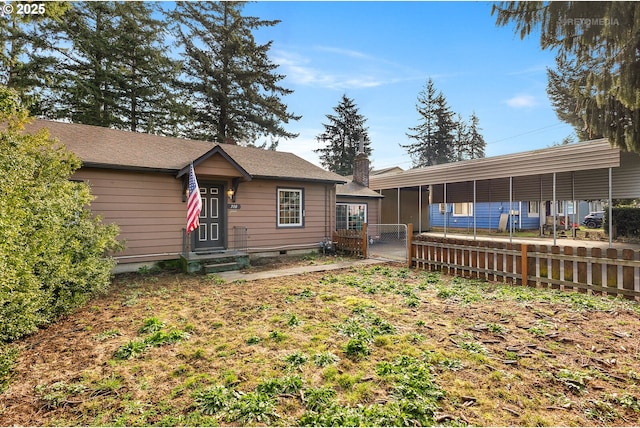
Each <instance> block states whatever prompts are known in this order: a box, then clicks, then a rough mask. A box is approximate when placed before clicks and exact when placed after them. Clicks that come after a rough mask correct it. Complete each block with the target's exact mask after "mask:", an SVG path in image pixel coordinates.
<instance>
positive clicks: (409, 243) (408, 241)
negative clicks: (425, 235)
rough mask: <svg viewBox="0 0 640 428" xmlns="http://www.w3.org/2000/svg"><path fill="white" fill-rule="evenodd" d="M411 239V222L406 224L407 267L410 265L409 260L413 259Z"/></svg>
mask: <svg viewBox="0 0 640 428" xmlns="http://www.w3.org/2000/svg"><path fill="white" fill-rule="evenodd" d="M412 240H413V223H409V224H407V267H411V262H412V259H413V249H412V247H413V245H412V244H411V241H412Z"/></svg>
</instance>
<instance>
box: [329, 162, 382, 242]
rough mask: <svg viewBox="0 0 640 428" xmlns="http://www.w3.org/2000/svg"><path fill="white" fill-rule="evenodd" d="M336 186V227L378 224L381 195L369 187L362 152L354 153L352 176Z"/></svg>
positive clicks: (355, 227) (365, 163)
mask: <svg viewBox="0 0 640 428" xmlns="http://www.w3.org/2000/svg"><path fill="white" fill-rule="evenodd" d="M345 178H346V179H347V180H349V181H348V182H347V183H345V184H338V185H337V186H336V229H337V230H344V229H355V230H361V229H362V225H363V224H364V223H376V224H380V223H381V221H380V207H381V200H382V198H383V196H382V195H381V194H379V193H378V192H374V191H373V190H371V189H369V159H368V158H367V155H366V154H364V152H360V153H358V154H357V155H356V158H355V160H354V164H353V176H352V177H345Z"/></svg>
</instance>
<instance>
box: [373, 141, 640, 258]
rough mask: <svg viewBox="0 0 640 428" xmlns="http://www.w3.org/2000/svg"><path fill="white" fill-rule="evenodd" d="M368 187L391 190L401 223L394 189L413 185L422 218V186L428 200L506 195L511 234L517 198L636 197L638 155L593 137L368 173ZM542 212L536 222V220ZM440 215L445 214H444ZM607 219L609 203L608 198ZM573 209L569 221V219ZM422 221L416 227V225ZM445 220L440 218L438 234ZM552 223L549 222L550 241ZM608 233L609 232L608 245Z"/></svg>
mask: <svg viewBox="0 0 640 428" xmlns="http://www.w3.org/2000/svg"><path fill="white" fill-rule="evenodd" d="M369 186H370V188H371V189H373V190H377V191H378V192H379V193H382V194H385V195H387V194H389V193H392V192H393V191H395V192H397V195H398V198H397V202H396V204H397V213H398V216H397V220H398V223H401V217H407V216H406V215H405V216H402V213H401V208H402V207H401V204H400V197H399V196H400V195H402V193H403V192H407V191H408V190H409V189H416V188H417V189H419V196H420V198H419V203H418V204H417V205H414V207H413V210H414V211H415V212H416V216H417V218H418V219H420V220H422V219H423V218H424V216H423V203H422V195H423V191H422V189H428V201H429V205H431V204H437V203H442V204H445V209H446V206H447V205H446V204H450V203H465V202H471V203H473V204H474V205H473V206H474V207H475V204H476V203H477V202H498V201H508V202H509V209H508V213H507V214H508V217H509V224H510V228H509V236H510V240H511V238H512V235H513V221H512V220H513V215H514V209H513V203H514V202H517V201H538V202H539V203H540V204H542V202H543V201H552V203H553V207H555V206H556V204H557V201H559V200H568V201H574V206H575V202H576V201H580V200H598V199H606V200H608V201H611V200H612V199H626V198H637V197H640V156H638V154H636V153H629V152H622V151H621V150H620V149H618V148H612V147H611V146H610V145H609V142H608V140H606V139H599V140H593V141H587V142H582V143H576V144H568V145H561V146H553V147H549V148H546V149H540V150H533V151H527V152H521V153H515V154H508V155H502V156H495V157H489V158H483V159H474V160H469V161H462V162H455V163H450V164H442V165H435V166H431V167H425V168H416V169H411V170H408V171H402V172H395V173H389V174H382V175H376V176H372V177H371V178H370V184H369ZM385 200H386V201H385V203H386V204H387V207H386V208H383V210H385V209H386V211H393V207H390V206H389V204H393V202H394V201H393V198H385ZM542 217H543V216H542V215H540V222H541V225H542ZM445 219H446V216H445ZM608 219H609V222H610V221H611V204H609V216H608ZM575 220H576V219H575V214H574V219H573V222H575ZM421 229H422V227H420V228H419V230H421ZM446 233H447V224H446V220H445V227H444V236H445V237H446ZM476 233H477V230H476V210H475V209H474V210H473V237H474V240H475V239H476V236H477V235H476ZM556 239H557V226H556V222H555V221H554V222H553V242H554V245H555V244H556ZM611 242H612V237H611V234H609V245H610V246H611Z"/></svg>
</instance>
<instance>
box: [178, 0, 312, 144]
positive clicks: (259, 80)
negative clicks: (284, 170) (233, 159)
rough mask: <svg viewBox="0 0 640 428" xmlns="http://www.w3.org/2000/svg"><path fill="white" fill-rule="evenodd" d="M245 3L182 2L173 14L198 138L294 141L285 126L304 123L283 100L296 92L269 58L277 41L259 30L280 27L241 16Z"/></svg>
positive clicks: (194, 133)
mask: <svg viewBox="0 0 640 428" xmlns="http://www.w3.org/2000/svg"><path fill="white" fill-rule="evenodd" d="M243 7H244V4H243V3H242V2H231V1H229V2H227V1H224V2H178V4H177V6H176V9H175V10H174V11H172V12H171V13H170V14H169V16H170V17H171V18H172V19H173V20H174V21H175V22H176V23H177V25H176V26H175V33H176V37H177V40H178V44H179V45H180V46H182V47H183V49H184V52H183V59H184V67H183V70H182V76H183V78H182V80H181V85H182V87H183V88H184V89H185V90H186V91H187V92H188V93H189V96H190V100H189V101H190V103H189V105H190V107H191V118H192V120H193V122H192V123H191V126H190V127H189V129H188V130H187V132H188V134H189V135H190V136H191V137H192V138H198V139H206V140H217V141H220V142H224V141H225V140H227V139H233V140H236V141H239V142H241V143H253V142H254V141H256V140H257V139H258V138H260V137H261V136H266V137H269V136H273V137H276V138H277V137H284V138H293V137H295V136H296V134H293V133H290V132H287V131H286V130H285V129H284V127H283V126H282V124H283V123H285V124H286V123H288V122H289V121H291V120H298V119H299V118H300V116H296V115H294V114H292V113H289V112H288V111H287V106H286V105H285V104H284V103H283V102H282V101H281V99H280V97H281V96H284V95H287V94H290V93H291V92H292V91H291V90H288V89H285V88H284V87H282V86H280V85H279V82H280V81H281V80H282V79H283V78H284V76H283V75H281V74H277V73H276V72H275V70H276V68H277V67H278V65H277V64H274V63H272V62H271V61H270V60H269V58H268V53H269V49H270V48H271V44H272V43H271V42H268V43H265V44H258V43H256V41H255V39H254V37H253V33H252V32H253V31H254V30H257V29H260V28H262V27H270V26H273V25H276V24H277V23H278V22H279V21H266V20H261V19H259V18H255V17H248V16H243V15H242V14H241V12H242V9H243Z"/></svg>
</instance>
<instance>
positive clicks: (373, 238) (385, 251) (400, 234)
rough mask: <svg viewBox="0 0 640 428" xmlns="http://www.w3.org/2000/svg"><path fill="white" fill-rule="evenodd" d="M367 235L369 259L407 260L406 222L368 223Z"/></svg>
mask: <svg viewBox="0 0 640 428" xmlns="http://www.w3.org/2000/svg"><path fill="white" fill-rule="evenodd" d="M367 237H368V240H369V242H368V244H369V246H368V251H367V252H368V257H369V258H370V259H381V260H391V261H398V262H405V263H406V262H407V257H408V254H407V250H408V246H407V225H406V224H368V225H367Z"/></svg>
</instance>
